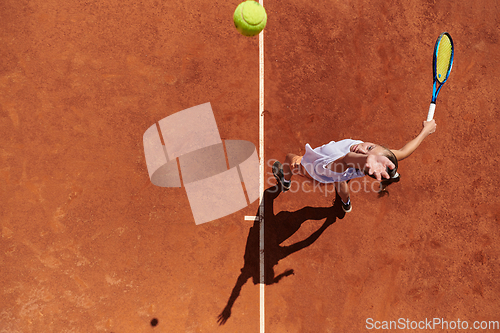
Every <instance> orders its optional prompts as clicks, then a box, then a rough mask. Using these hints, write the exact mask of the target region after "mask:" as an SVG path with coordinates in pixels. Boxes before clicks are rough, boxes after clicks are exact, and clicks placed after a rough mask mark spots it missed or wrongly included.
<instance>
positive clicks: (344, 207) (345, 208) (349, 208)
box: [340, 199, 352, 213]
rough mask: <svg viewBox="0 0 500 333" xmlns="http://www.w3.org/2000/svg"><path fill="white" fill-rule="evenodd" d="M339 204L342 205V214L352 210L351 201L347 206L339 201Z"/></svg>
mask: <svg viewBox="0 0 500 333" xmlns="http://www.w3.org/2000/svg"><path fill="white" fill-rule="evenodd" d="M340 202H341V203H342V209H343V210H344V212H346V213H349V212H350V211H351V210H352V205H351V199H349V201H348V202H347V204H345V203H344V202H343V201H342V200H340Z"/></svg>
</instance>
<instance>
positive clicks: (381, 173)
mask: <svg viewBox="0 0 500 333" xmlns="http://www.w3.org/2000/svg"><path fill="white" fill-rule="evenodd" d="M435 130H436V122H435V120H431V121H424V124H423V128H422V131H421V132H420V134H419V135H417V136H416V137H415V138H414V139H413V140H411V141H409V142H408V143H407V144H406V145H404V146H403V148H401V149H397V150H396V149H389V148H386V147H384V146H381V145H378V144H374V143H371V142H363V141H360V140H351V139H345V140H341V141H337V142H335V141H331V142H330V143H327V144H325V145H323V146H321V147H318V148H315V149H312V148H311V146H310V145H309V144H306V147H305V149H306V153H305V154H304V155H303V156H299V155H295V154H287V155H286V158H285V162H284V163H283V165H282V164H281V163H280V162H279V161H276V162H274V164H273V167H272V169H273V175H274V177H275V178H276V180H277V182H278V184H279V185H280V186H281V190H282V191H283V192H286V191H288V190H289V189H290V186H291V178H292V176H293V175H294V174H298V175H301V176H304V177H307V178H310V179H313V180H314V181H317V182H320V183H323V184H329V183H333V184H335V189H336V191H337V193H338V194H339V196H340V199H341V200H342V208H343V210H344V211H345V212H346V213H348V212H350V211H351V210H352V205H351V200H350V195H349V186H348V185H347V181H348V180H351V179H354V178H359V177H364V176H366V175H368V176H370V177H373V178H375V179H377V180H378V181H381V189H385V187H387V186H388V185H389V184H391V183H393V182H397V181H399V178H400V175H399V173H398V172H397V170H398V161H401V160H404V159H405V158H407V157H408V156H410V155H411V154H412V153H413V152H414V151H415V149H417V147H418V146H419V145H420V144H421V143H422V141H423V140H424V139H425V138H426V137H427V136H428V135H429V134H431V133H434V131H435Z"/></svg>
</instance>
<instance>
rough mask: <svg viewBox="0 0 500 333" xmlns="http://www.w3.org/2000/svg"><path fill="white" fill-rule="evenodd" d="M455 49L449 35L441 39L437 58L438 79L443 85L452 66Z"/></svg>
mask: <svg viewBox="0 0 500 333" xmlns="http://www.w3.org/2000/svg"><path fill="white" fill-rule="evenodd" d="M452 52H453V47H452V44H451V41H450V39H449V38H448V36H447V35H444V36H443V38H441V41H440V42H439V45H438V50H437V57H436V79H437V80H438V81H439V82H440V83H442V82H444V81H445V80H446V78H447V77H448V74H449V69H450V66H451V59H452Z"/></svg>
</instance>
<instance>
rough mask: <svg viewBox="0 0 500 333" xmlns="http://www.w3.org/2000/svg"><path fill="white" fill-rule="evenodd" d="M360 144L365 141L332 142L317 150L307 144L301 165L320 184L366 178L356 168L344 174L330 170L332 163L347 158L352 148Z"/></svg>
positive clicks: (349, 169) (346, 140)
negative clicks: (329, 166)
mask: <svg viewBox="0 0 500 333" xmlns="http://www.w3.org/2000/svg"><path fill="white" fill-rule="evenodd" d="M358 143H363V141H359V140H351V139H345V140H341V141H337V142H335V141H331V142H330V143H327V144H325V145H323V146H321V147H318V148H315V149H312V148H311V146H310V145H309V144H306V153H305V154H304V157H302V161H301V162H300V164H302V165H303V166H304V168H305V169H306V171H307V173H308V174H309V175H310V176H311V177H312V178H314V179H315V180H317V181H318V182H320V183H336V182H342V181H345V180H349V179H353V178H359V177H364V176H365V174H364V172H363V171H361V170H358V169H355V168H348V169H347V170H345V171H344V172H342V173H339V172H334V171H332V170H330V169H329V168H328V165H329V164H330V163H332V162H333V161H335V160H337V159H339V158H341V157H343V156H345V155H346V154H347V153H349V152H350V148H351V146H352V145H355V144H358Z"/></svg>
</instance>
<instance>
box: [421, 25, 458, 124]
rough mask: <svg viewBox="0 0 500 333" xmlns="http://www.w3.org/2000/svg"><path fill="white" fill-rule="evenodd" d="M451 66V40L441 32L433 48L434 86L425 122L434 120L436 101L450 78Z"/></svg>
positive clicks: (445, 33)
mask: <svg viewBox="0 0 500 333" xmlns="http://www.w3.org/2000/svg"><path fill="white" fill-rule="evenodd" d="M452 65H453V40H452V39H451V36H450V34H449V33H447V32H443V33H442V34H441V35H440V36H439V37H438V39H437V41H436V46H434V57H433V59H432V71H433V74H434V84H433V87H432V101H431V106H430V107H429V113H428V114H427V121H431V120H432V118H434V111H435V110H436V99H437V96H438V94H439V91H440V90H441V87H442V86H443V84H444V83H445V82H446V80H448V76H450V72H451V66H452Z"/></svg>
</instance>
